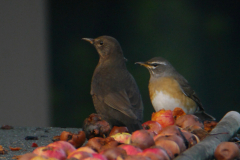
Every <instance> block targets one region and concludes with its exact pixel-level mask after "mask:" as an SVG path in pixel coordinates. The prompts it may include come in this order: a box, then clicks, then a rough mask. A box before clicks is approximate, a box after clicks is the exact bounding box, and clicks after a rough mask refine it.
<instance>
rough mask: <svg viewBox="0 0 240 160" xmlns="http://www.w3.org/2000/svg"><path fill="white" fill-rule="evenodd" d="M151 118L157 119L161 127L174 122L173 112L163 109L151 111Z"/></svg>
mask: <svg viewBox="0 0 240 160" xmlns="http://www.w3.org/2000/svg"><path fill="white" fill-rule="evenodd" d="M151 120H152V121H157V122H158V123H159V124H161V126H162V127H163V128H164V127H167V126H169V125H173V124H174V123H175V120H174V117H173V112H172V111H171V110H165V109H161V110H160V111H158V112H155V113H153V114H152V118H151Z"/></svg>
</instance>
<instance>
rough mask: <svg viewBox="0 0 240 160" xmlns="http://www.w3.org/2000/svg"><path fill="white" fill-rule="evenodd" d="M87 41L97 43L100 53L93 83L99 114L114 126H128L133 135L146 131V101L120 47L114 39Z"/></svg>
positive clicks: (95, 105)
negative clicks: (144, 125)
mask: <svg viewBox="0 0 240 160" xmlns="http://www.w3.org/2000/svg"><path fill="white" fill-rule="evenodd" d="M83 40H85V41H88V42H90V43H91V44H93V45H94V47H95V48H96V50H97V52H98V54H99V62H98V65H97V67H96V68H95V71H94V73H93V77H92V83H91V95H92V99H93V103H94V107H95V110H96V112H97V113H98V114H99V115H100V116H101V117H102V118H103V119H105V120H106V121H108V122H109V123H110V124H111V125H112V126H127V127H128V130H129V131H130V132H133V131H135V130H139V129H142V126H141V123H142V119H143V103H142V98H141V95H140V92H139V89H138V86H137V84H136V82H135V80H134V78H133V76H132V75H131V74H130V73H129V72H128V70H127V67H126V64H125V62H126V59H125V58H124V56H123V51H122V49H121V46H120V44H119V43H118V41H117V40H116V39H115V38H113V37H110V36H101V37H98V38H95V39H92V38H83Z"/></svg>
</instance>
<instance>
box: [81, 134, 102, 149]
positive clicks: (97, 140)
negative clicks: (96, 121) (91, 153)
mask: <svg viewBox="0 0 240 160" xmlns="http://www.w3.org/2000/svg"><path fill="white" fill-rule="evenodd" d="M103 145H104V138H102V137H93V138H91V139H89V140H88V142H87V144H86V145H85V146H87V147H90V148H92V149H94V150H96V151H98V152H99V151H100V149H101V148H102V146H103Z"/></svg>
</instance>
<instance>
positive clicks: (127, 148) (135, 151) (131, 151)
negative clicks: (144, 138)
mask: <svg viewBox="0 0 240 160" xmlns="http://www.w3.org/2000/svg"><path fill="white" fill-rule="evenodd" d="M118 147H120V148H122V149H124V150H125V151H126V152H127V155H136V154H138V153H141V152H142V150H141V149H140V148H139V147H137V146H133V145H131V144H121V145H119V146H118Z"/></svg>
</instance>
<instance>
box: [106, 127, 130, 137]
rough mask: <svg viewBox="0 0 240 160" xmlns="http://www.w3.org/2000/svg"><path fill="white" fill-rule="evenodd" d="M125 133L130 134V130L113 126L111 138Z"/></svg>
mask: <svg viewBox="0 0 240 160" xmlns="http://www.w3.org/2000/svg"><path fill="white" fill-rule="evenodd" d="M123 132H126V133H128V128H127V127H118V126H113V128H112V130H111V132H110V133H109V136H112V135H115V134H117V133H123Z"/></svg>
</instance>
